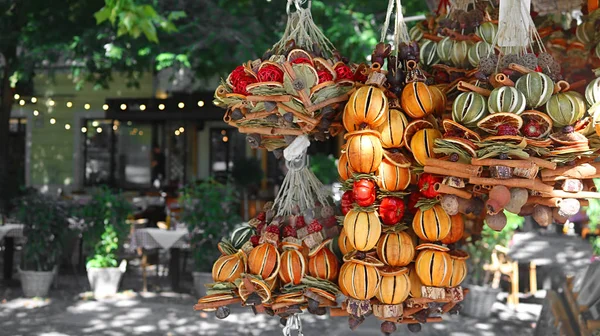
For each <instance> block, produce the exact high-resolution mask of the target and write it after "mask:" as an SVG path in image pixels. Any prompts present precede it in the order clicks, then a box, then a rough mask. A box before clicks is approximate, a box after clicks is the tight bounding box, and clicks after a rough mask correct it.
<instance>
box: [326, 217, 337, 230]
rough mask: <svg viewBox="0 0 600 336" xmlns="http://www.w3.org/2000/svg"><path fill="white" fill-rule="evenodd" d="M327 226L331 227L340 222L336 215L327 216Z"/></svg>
mask: <svg viewBox="0 0 600 336" xmlns="http://www.w3.org/2000/svg"><path fill="white" fill-rule="evenodd" d="M323 224H325V227H328V228H331V227H334V226H336V225H337V224H338V222H337V219H336V218H335V216H331V217H327V218H325V220H324V223H323Z"/></svg>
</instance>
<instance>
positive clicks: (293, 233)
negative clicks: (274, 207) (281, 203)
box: [283, 225, 298, 238]
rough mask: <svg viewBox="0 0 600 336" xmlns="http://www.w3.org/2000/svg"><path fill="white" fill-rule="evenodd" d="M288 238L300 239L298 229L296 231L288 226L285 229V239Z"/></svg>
mask: <svg viewBox="0 0 600 336" xmlns="http://www.w3.org/2000/svg"><path fill="white" fill-rule="evenodd" d="M286 237H298V233H297V232H296V229H294V228H293V227H291V226H289V225H288V226H286V227H284V228H283V238H286Z"/></svg>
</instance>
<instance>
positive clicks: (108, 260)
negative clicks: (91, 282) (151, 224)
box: [76, 187, 133, 268]
mask: <svg viewBox="0 0 600 336" xmlns="http://www.w3.org/2000/svg"><path fill="white" fill-rule="evenodd" d="M91 196H92V199H91V200H90V201H89V202H88V203H86V204H84V205H83V206H80V208H79V209H77V211H76V214H77V217H78V218H80V219H81V221H82V222H83V243H84V248H85V249H86V251H88V253H92V254H91V255H90V256H89V257H88V260H87V267H92V268H95V267H116V266H117V265H118V261H117V255H116V253H117V251H118V249H119V248H120V247H121V245H122V243H123V241H124V239H125V238H126V237H127V234H128V232H129V227H128V225H127V222H126V221H127V217H128V216H129V215H130V214H131V213H132V211H133V208H132V206H131V204H130V203H129V202H128V201H127V200H126V199H125V197H124V196H123V194H121V193H114V192H112V191H111V190H110V189H109V188H108V187H100V188H97V189H95V190H93V191H92V193H91Z"/></svg>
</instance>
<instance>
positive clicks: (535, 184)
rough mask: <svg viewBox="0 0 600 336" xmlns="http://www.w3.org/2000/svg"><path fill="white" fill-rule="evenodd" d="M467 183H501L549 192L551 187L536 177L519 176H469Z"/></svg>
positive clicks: (510, 186) (489, 184)
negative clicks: (499, 177) (506, 177)
mask: <svg viewBox="0 0 600 336" xmlns="http://www.w3.org/2000/svg"><path fill="white" fill-rule="evenodd" d="M469 183H471V184H481V185H482V186H486V185H488V186H496V185H503V186H506V187H509V188H525V189H531V190H537V191H540V192H550V190H552V187H551V186H549V185H546V184H543V183H542V182H541V181H539V180H537V179H533V180H530V179H520V178H512V179H504V180H500V179H494V178H486V177H474V176H472V177H470V178H469Z"/></svg>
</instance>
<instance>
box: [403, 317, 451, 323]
mask: <svg viewBox="0 0 600 336" xmlns="http://www.w3.org/2000/svg"><path fill="white" fill-rule="evenodd" d="M439 322H442V318H441V317H428V318H427V323H439ZM398 323H401V324H413V323H420V322H419V321H417V320H415V319H411V318H403V319H402V321H398Z"/></svg>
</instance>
